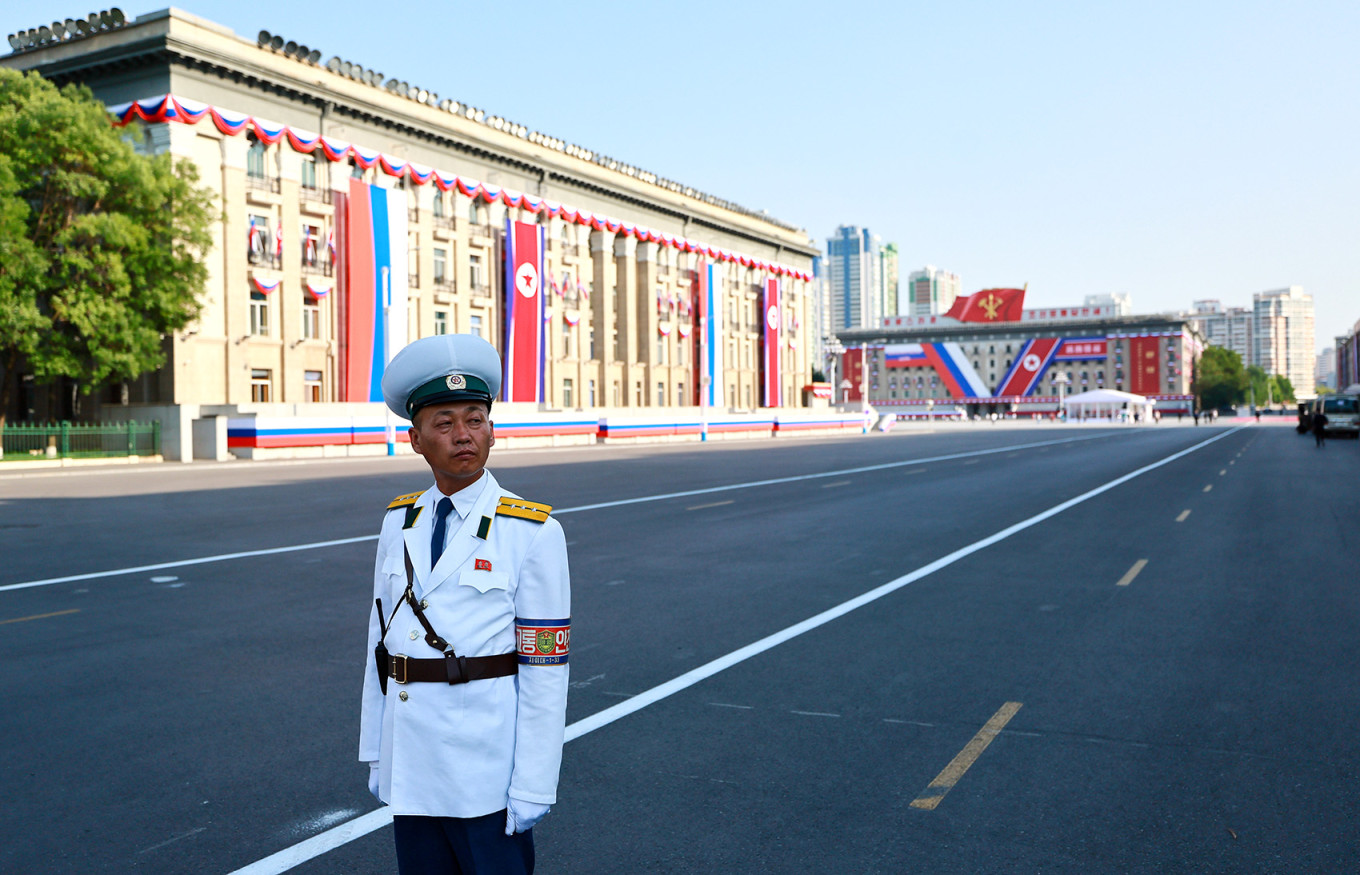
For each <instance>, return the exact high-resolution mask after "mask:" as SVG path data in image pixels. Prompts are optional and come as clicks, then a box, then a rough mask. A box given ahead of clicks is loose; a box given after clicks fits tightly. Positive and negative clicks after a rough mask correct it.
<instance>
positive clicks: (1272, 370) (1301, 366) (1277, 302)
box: [1251, 286, 1317, 399]
mask: <svg viewBox="0 0 1360 875" xmlns="http://www.w3.org/2000/svg"><path fill="white" fill-rule="evenodd" d="M1251 301H1252V311H1253V314H1254V320H1253V324H1252V333H1253V338H1252V340H1253V343H1254V346H1255V351H1256V355H1255V357H1254V358H1255V360H1254V362H1253V364H1256V365H1259V366H1260V367H1261V368H1262V369H1263V370H1265V372H1266V373H1267V374H1282V375H1284V376H1285V377H1288V378H1289V382H1290V383H1292V384H1293V386H1294V394H1295V395H1296V396H1297V397H1298V398H1300V399H1304V398H1312V397H1314V395H1315V392H1314V388H1315V386H1316V382H1315V380H1314V368H1315V367H1316V365H1317V357H1316V355H1317V353H1316V350H1315V349H1314V346H1313V343H1314V338H1313V296H1312V295H1307V294H1304V291H1303V286H1290V287H1289V288H1287V289H1275V290H1273V291H1269V292H1257V293H1256V294H1254V295H1252V296H1251Z"/></svg>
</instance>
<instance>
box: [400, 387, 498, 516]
mask: <svg viewBox="0 0 1360 875" xmlns="http://www.w3.org/2000/svg"><path fill="white" fill-rule="evenodd" d="M410 435H411V449H413V450H415V451H416V453H418V454H420V455H421V456H423V457H424V458H425V461H426V462H427V463H429V466H430V470H432V471H433V472H434V475H435V481H436V483H438V484H439V486H440V487H441V489H442V488H443V487H445V486H452V487H454V489H455V490H457V489H461V488H463V487H464V486H467V485H468V484H470V483H472V482H473V481H475V480H476V479H477V478H478V477H480V476H481V475H482V469H483V468H485V467H486V460H487V457H488V456H489V455H491V447H492V446H494V445H495V443H496V436H495V434H494V433H493V432H492V424H491V417H490V415H489V412H488V411H487V409H486V405H485V404H481V403H478V402H475V401H466V402H464V401H451V402H448V403H443V404H431V405H430V406H429V407H422V408H421V409H420V410H418V411H416V414H415V420H414V421H413V422H412V425H411V431H410ZM444 491H445V492H446V494H447V492H448V490H447V489H445V490H444Z"/></svg>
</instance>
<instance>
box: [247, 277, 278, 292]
mask: <svg viewBox="0 0 1360 875" xmlns="http://www.w3.org/2000/svg"><path fill="white" fill-rule="evenodd" d="M281 282H283V280H276V279H265V278H263V277H258V276H255V275H254V274H251V275H250V284H251V285H252V286H254V287H255V290H256V291H258V292H259V293H260V294H262V295H267V294H269V293H270V292H273V291H275V290H276V289H278V287H279V283H281Z"/></svg>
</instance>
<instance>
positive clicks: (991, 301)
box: [944, 289, 1025, 322]
mask: <svg viewBox="0 0 1360 875" xmlns="http://www.w3.org/2000/svg"><path fill="white" fill-rule="evenodd" d="M1024 310H1025V290H1024V289H983V290H982V291H980V292H977V293H975V294H972V295H963V296H961V297H958V298H955V299H954V306H952V307H950V308H949V312H948V313H946V314H944V315H946V316H951V317H953V318H955V319H957V320H959V321H960V322H1018V321H1020V316H1021V315H1022V314H1023V313H1024Z"/></svg>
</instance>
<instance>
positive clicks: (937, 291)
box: [901, 264, 963, 316]
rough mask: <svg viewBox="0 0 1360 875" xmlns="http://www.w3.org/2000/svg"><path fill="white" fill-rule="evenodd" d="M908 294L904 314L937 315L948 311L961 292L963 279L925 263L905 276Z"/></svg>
mask: <svg viewBox="0 0 1360 875" xmlns="http://www.w3.org/2000/svg"><path fill="white" fill-rule="evenodd" d="M907 288H908V290H909V295H910V298H911V300H910V306H909V309H907V310H903V311H901V313H902V315H904V316H939V315H942V314H944V313H948V312H949V308H950V307H952V306H954V299H955V298H957V297H958V296H959V295H961V294H963V280H961V279H960V278H959V275H958V274H956V273H950V272H949V271H947V270H941V269H940V268H938V267H935V266H933V265H929V264H928V265H926V266H925V267H924V268H922V269H921V270H914V271H912V272H911V275H910V276H909V277H907Z"/></svg>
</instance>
